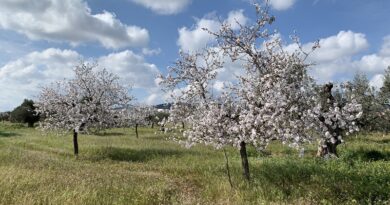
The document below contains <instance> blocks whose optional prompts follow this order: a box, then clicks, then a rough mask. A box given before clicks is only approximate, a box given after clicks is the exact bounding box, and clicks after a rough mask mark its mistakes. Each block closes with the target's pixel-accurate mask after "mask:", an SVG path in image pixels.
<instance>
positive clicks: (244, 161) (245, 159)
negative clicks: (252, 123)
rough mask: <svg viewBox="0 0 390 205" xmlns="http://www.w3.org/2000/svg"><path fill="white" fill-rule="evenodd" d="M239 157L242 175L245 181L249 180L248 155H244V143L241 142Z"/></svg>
mask: <svg viewBox="0 0 390 205" xmlns="http://www.w3.org/2000/svg"><path fill="white" fill-rule="evenodd" d="M240 155H241V164H242V171H243V172H242V174H243V175H244V177H245V179H246V180H247V181H249V180H250V175H249V163H248V155H247V153H246V143H245V142H244V141H242V142H241V143H240Z"/></svg>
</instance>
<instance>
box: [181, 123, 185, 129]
mask: <svg viewBox="0 0 390 205" xmlns="http://www.w3.org/2000/svg"><path fill="white" fill-rule="evenodd" d="M181 128H182V129H183V130H184V128H185V126H184V122H181Z"/></svg>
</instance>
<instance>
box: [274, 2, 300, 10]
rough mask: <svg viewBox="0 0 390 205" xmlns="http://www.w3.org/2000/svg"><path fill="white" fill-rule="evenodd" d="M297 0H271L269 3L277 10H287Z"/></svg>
mask: <svg viewBox="0 0 390 205" xmlns="http://www.w3.org/2000/svg"><path fill="white" fill-rule="evenodd" d="M295 2H296V0H270V1H269V3H270V5H271V7H272V8H274V9H275V10H287V9H289V8H291V7H292V6H293V5H294V4H295Z"/></svg>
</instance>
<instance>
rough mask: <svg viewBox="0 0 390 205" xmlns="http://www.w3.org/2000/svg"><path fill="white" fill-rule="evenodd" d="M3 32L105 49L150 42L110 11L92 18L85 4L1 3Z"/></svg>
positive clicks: (47, 0) (75, 0)
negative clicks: (9, 31)
mask: <svg viewBox="0 0 390 205" xmlns="http://www.w3.org/2000/svg"><path fill="white" fill-rule="evenodd" d="M0 28H3V29H7V30H12V31H16V32H18V33H21V34H24V35H26V36H27V37H28V38H30V39H32V40H48V41H55V42H68V43H71V44H72V45H78V44H80V43H85V42H99V43H100V44H101V45H103V46H104V47H106V48H121V47H127V46H145V45H146V44H147V43H148V41H149V33H148V31H147V30H146V29H144V28H140V27H138V26H133V25H126V24H124V23H122V22H121V21H120V20H119V19H117V18H116V16H115V14H114V13H110V12H108V11H103V12H102V13H97V14H92V13H91V9H90V8H89V6H88V5H87V3H86V2H84V1H82V0H72V1H63V0H40V1H30V0H18V1H15V0H2V1H1V2H0Z"/></svg>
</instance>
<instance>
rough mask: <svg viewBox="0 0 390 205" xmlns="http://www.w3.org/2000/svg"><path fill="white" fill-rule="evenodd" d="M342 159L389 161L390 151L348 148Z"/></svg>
mask: <svg viewBox="0 0 390 205" xmlns="http://www.w3.org/2000/svg"><path fill="white" fill-rule="evenodd" d="M342 157H343V158H344V159H348V160H358V161H366V162H368V161H379V160H383V161H390V152H388V151H378V150H366V149H358V150H350V151H347V152H346V153H345V155H344V156H342Z"/></svg>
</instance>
